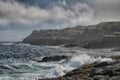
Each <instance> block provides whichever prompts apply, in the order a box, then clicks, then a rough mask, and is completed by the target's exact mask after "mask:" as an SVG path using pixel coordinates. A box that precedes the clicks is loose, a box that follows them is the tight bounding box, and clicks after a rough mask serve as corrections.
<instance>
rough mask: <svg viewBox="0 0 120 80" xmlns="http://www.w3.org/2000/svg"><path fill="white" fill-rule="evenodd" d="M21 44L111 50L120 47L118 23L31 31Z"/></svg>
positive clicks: (119, 25) (119, 27)
mask: <svg viewBox="0 0 120 80" xmlns="http://www.w3.org/2000/svg"><path fill="white" fill-rule="evenodd" d="M23 43H30V44H33V45H53V46H55V45H65V47H75V46H80V47H83V48H113V47H119V46H120V22H103V23H100V24H97V25H90V26H76V27H73V28H65V29H61V30H57V29H56V30H51V29H48V30H40V31H33V32H32V34H31V35H30V36H28V37H27V38H25V39H24V40H23Z"/></svg>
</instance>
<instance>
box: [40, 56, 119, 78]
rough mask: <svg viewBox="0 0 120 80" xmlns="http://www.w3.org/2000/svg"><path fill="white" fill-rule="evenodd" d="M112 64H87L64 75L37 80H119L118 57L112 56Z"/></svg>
mask: <svg viewBox="0 0 120 80" xmlns="http://www.w3.org/2000/svg"><path fill="white" fill-rule="evenodd" d="M111 58H112V59H113V61H112V62H100V63H92V64H87V65H84V66H82V67H79V68H77V69H74V70H73V71H71V72H68V73H67V74H66V75H64V76H61V77H58V78H51V79H39V80H120V56H112V57H111Z"/></svg>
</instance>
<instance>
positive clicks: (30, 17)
mask: <svg viewBox="0 0 120 80" xmlns="http://www.w3.org/2000/svg"><path fill="white" fill-rule="evenodd" d="M62 4H63V6H67V3H66V2H65V1H63V2H61V5H62ZM63 6H60V5H59V6H57V5H54V6H53V7H51V8H49V9H42V8H39V7H36V6H30V7H26V6H25V5H23V4H20V3H18V2H16V1H14V0H11V1H6V2H3V1H0V15H1V16H0V17H1V18H0V25H9V24H10V23H18V24H20V23H21V24H25V25H28V26H31V25H33V26H34V25H41V24H47V22H48V21H51V22H53V23H51V24H54V23H65V22H66V23H68V24H71V26H74V25H78V24H85V23H86V24H89V23H90V20H91V17H92V15H93V10H92V9H91V8H90V7H89V6H88V5H87V4H85V3H84V4H81V3H77V4H76V5H73V6H71V7H70V8H67V9H65V8H64V7H63Z"/></svg>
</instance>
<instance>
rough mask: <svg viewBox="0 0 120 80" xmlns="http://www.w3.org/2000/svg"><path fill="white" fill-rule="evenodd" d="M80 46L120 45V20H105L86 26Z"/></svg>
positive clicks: (102, 46)
mask: <svg viewBox="0 0 120 80" xmlns="http://www.w3.org/2000/svg"><path fill="white" fill-rule="evenodd" d="M79 44H80V46H82V47H85V48H113V47H118V46H120V22H103V23H100V24H98V25H94V27H92V28H89V27H88V28H86V29H85V30H84V32H83V34H82V36H81V39H80V42H79Z"/></svg>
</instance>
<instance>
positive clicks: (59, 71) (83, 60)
mask: <svg viewBox="0 0 120 80" xmlns="http://www.w3.org/2000/svg"><path fill="white" fill-rule="evenodd" d="M108 61H110V62H111V61H112V59H111V58H102V57H100V56H99V57H94V56H90V55H88V54H83V55H78V56H73V57H72V58H71V59H70V60H69V62H67V63H64V64H60V65H57V66H56V67H55V68H54V70H53V75H54V76H53V77H58V76H63V75H65V74H66V73H67V72H69V71H72V70H73V69H75V68H77V67H81V66H83V65H85V64H90V63H94V62H108ZM62 62H63V61H62Z"/></svg>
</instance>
